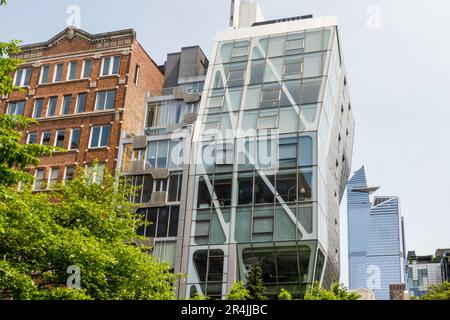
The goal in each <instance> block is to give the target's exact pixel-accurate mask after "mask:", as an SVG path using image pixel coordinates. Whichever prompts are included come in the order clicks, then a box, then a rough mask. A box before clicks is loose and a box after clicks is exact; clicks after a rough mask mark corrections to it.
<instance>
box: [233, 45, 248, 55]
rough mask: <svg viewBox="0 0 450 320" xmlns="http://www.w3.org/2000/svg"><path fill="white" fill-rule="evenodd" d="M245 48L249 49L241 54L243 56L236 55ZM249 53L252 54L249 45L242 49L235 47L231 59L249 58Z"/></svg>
mask: <svg viewBox="0 0 450 320" xmlns="http://www.w3.org/2000/svg"><path fill="white" fill-rule="evenodd" d="M243 48H246V49H247V50H246V52H245V53H241V54H239V53H236V51H238V50H242V49H243ZM249 52H250V46H249V45H247V46H241V47H233V50H231V57H232V58H241V57H247V56H248V54H249Z"/></svg>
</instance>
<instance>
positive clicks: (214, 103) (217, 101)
mask: <svg viewBox="0 0 450 320" xmlns="http://www.w3.org/2000/svg"><path fill="white" fill-rule="evenodd" d="M224 100H225V96H217V97H210V98H209V102H208V108H209V109H218V110H222V108H223V105H224Z"/></svg>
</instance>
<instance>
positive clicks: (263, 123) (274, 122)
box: [258, 116, 278, 130]
mask: <svg viewBox="0 0 450 320" xmlns="http://www.w3.org/2000/svg"><path fill="white" fill-rule="evenodd" d="M277 127H278V116H262V117H261V116H260V117H259V119H258V129H260V130H263V129H274V128H277Z"/></svg>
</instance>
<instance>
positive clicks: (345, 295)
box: [305, 282, 359, 300]
mask: <svg viewBox="0 0 450 320" xmlns="http://www.w3.org/2000/svg"><path fill="white" fill-rule="evenodd" d="M358 298H359V295H358V294H357V293H355V292H349V291H348V290H347V288H345V287H344V286H343V285H342V284H339V283H337V282H335V283H333V284H332V285H331V289H330V290H326V289H324V288H322V286H321V285H320V283H319V282H315V283H314V284H313V285H312V286H311V288H310V289H309V290H308V291H307V292H306V294H305V300H357V299H358Z"/></svg>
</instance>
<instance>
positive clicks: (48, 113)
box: [47, 96, 58, 117]
mask: <svg viewBox="0 0 450 320" xmlns="http://www.w3.org/2000/svg"><path fill="white" fill-rule="evenodd" d="M52 98H56V102H55V114H54V115H50V112H49V111H50V102H51V101H52ZM57 107H58V96H52V97H50V98H48V103H47V117H56V115H57V114H58V112H57V110H56V108H57Z"/></svg>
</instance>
